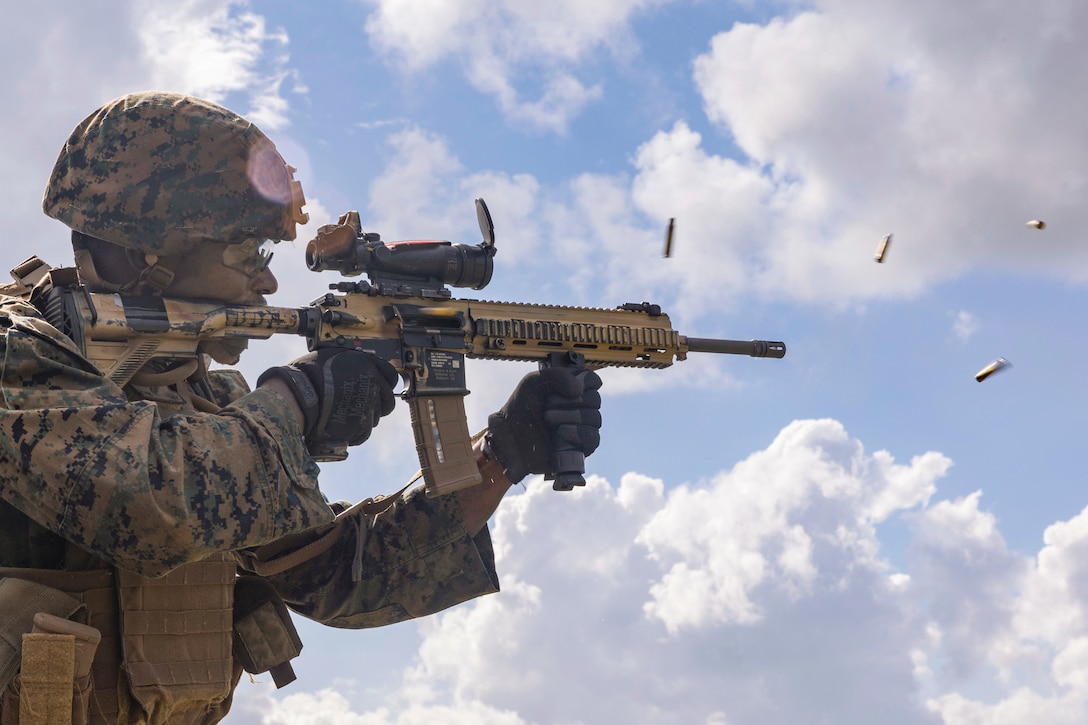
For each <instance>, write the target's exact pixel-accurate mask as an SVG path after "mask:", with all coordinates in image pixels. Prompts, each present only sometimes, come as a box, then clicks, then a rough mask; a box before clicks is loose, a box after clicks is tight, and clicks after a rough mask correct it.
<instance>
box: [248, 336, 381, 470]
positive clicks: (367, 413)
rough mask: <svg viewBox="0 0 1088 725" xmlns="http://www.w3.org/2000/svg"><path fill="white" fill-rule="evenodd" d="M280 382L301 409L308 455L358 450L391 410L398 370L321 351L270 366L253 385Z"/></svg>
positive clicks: (367, 358)
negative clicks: (332, 446) (330, 446)
mask: <svg viewBox="0 0 1088 725" xmlns="http://www.w3.org/2000/svg"><path fill="white" fill-rule="evenodd" d="M270 378H279V379H280V380H283V381H284V382H285V383H287V386H288V387H289V388H290V389H291V392H292V393H293V394H294V396H295V400H296V401H298V405H299V407H300V408H302V415H303V418H305V422H304V423H303V426H302V430H303V435H304V436H305V438H306V443H307V445H308V447H309V448H310V450H311V451H313V450H315V447H316V449H320V448H322V447H323V444H325V443H344V444H347V445H349V446H357V445H359V444H360V443H362V442H363V441H365V440H366V439H367V438H369V437H370V432H371V431H372V430H373V429H374V426H376V425H377V424H378V419H379V418H381V417H382V416H383V415H389V414H390V413H391V412H393V408H394V407H395V406H396V402H397V401H396V397H395V396H394V395H393V386H394V385H396V383H397V371H396V370H395V369H394V368H393V366H392V365H390V364H389V363H387V362H386V361H385V360H382V359H381V358H378V357H375V356H374V355H371V354H370V353H366V352H360V351H358V350H346V349H344V348H339V347H326V348H322V349H320V350H318V351H316V352H311V353H308V354H306V355H303V356H302V357H300V358H298V359H296V360H292V361H291V362H290V363H288V364H287V365H282V366H280V367H275V368H269V369H268V370H265V371H264V372H263V373H262V374H261V377H259V378H257V385H258V386H260V385H261V383H263V382H265V381H266V380H269V379H270Z"/></svg>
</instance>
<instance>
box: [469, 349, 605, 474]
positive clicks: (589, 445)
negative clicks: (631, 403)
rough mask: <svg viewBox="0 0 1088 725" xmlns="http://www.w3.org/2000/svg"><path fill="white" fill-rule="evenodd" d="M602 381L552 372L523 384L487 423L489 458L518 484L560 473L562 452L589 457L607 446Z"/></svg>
mask: <svg viewBox="0 0 1088 725" xmlns="http://www.w3.org/2000/svg"><path fill="white" fill-rule="evenodd" d="M600 387H601V378H600V376H599V375H597V373H595V372H593V371H590V370H583V371H582V372H580V373H579V374H577V375H575V373H574V372H572V371H571V370H570V369H569V368H565V367H550V368H544V369H543V370H539V371H537V372H532V373H529V374H528V375H526V376H525V377H524V378H522V379H521V382H520V383H518V386H517V387H516V388H514V392H513V393H512V394H511V395H510V399H509V400H507V401H506V405H504V406H503V407H502V410H500V411H499V412H497V413H493V414H491V416H490V417H489V418H488V419H487V424H488V428H489V432H488V435H487V439H486V443H485V445H484V454H485V455H487V456H488V457H490V458H493V459H495V460H497V461H498V462H499V463H501V464H502V466H503V468H505V469H506V477H507V478H509V479H510V480H511V481H512V482H513V483H517V482H518V481H520V480H521V479H523V478H525V476H527V475H529V474H530V473H554V471H552V470H551V461H552V455H553V454H554V453H555V451H556V450H557V449H559V448H565V449H566V450H578V451H581V452H582V453H584V454H585V455H587V456H588V455H589V454H591V453H593V451H595V450H597V446H598V445H600V443H601V394H600V393H599V392H597V391H598V389H599V388H600Z"/></svg>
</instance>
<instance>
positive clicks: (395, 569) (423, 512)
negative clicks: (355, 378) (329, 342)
mask: <svg viewBox="0 0 1088 725" xmlns="http://www.w3.org/2000/svg"><path fill="white" fill-rule="evenodd" d="M243 130H244V129H243ZM55 173H56V172H55ZM62 201H63V200H62ZM155 201H156V200H155V199H150V200H148V199H146V198H145V199H143V200H142V201H140V200H137V201H134V202H133V203H135V204H137V205H138V206H139V205H140V204H144V205H146V204H147V203H153V202H155ZM58 203H60V202H58ZM47 204H48V199H47ZM65 208H66V209H67V211H66V212H65V214H68V215H69V217H70V218H74V217H76V216H78V215H79V214H81V213H83V211H81V210H80V209H78V208H77V207H76V206H74V205H70V204H69V205H68V206H66V207H65ZM122 216H123V215H122ZM296 220H297V214H296ZM287 226H289V227H290V228H289V229H287V228H286V227H287ZM108 227H109V225H104V226H103V227H102V228H101V229H97V230H95V232H96V235H97V236H100V237H103V236H106V237H107V238H108V234H109V229H108ZM293 227H294V224H293V222H292V223H291V224H290V225H286V224H285V228H284V229H281V230H280V236H282V237H284V238H286V233H287V232H290V233H291V235H292V236H293ZM180 228H181V229H190V230H191V229H192V225H184V224H183V225H182V226H181V227H180ZM175 231H177V230H175ZM256 231H257V232H258V233H259V232H260V231H261V230H256ZM245 232H246V233H253V232H254V229H253V228H252V225H251V227H250V228H248V229H246V230H245ZM137 233H143V232H142V231H140V230H137ZM158 233H159V234H160V235H161V236H159V237H158V238H159V239H169V238H171V234H172V232H171V230H169V229H163V228H160V229H158ZM185 233H189V232H185ZM185 243H188V242H185ZM0 328H2V332H3V334H2V336H0V365H2V367H0V396H2V401H0V402H2V405H3V407H2V408H0V566H2V567H3V569H2V570H0V576H3V577H15V578H25V579H29V580H34V581H39V582H41V583H45V584H47V585H48V586H51V587H56V588H59V589H62V590H64V591H68V592H70V593H71V594H73V595H74V596H75V597H76V598H77V599H80V600H81V601H82V602H83V605H84V606H83V607H82V611H81V614H80V615H79V616H80V618H82V620H83V621H86V622H89V623H91V624H92V625H94V626H97V627H99V628H100V629H102V632H103V638H102V643H101V645H100V646H99V649H98V655H97V657H96V659H95V665H94V668H93V670H92V679H93V682H94V691H93V692H91V693H90V695H89V700H90V707H89V710H90V713H89V720H88V722H91V723H107V722H115V721H116V722H133V723H166V722H169V723H212V722H218V721H219V720H220V719H221V718H222V717H223V715H225V713H226V711H227V709H228V708H229V706H230V699H231V692H232V691H233V688H234V687H235V686H236V684H237V682H238V678H239V677H240V674H241V668H240V665H239V663H238V660H237V657H236V656H234V655H236V654H237V653H236V652H233V653H232V650H231V633H230V610H231V607H232V598H231V597H232V591H233V587H234V582H235V577H236V575H237V574H238V573H243V574H244V573H246V572H247V570H249V571H252V570H254V569H256V570H259V571H261V572H262V573H263V574H264V576H262V577H261V578H262V579H264V580H265V581H268V582H271V584H272V585H273V586H274V587H275V589H276V591H277V592H278V593H279V594H280V595H281V596H282V598H283V600H285V601H286V603H287V604H288V605H289V606H290V607H291V608H292V609H293V610H295V611H296V612H298V613H300V614H302V615H304V616H306V617H309V618H311V619H314V620H316V621H318V622H322V623H325V624H329V625H331V626H335V627H346V628H363V627H373V626H381V625H385V624H390V623H393V622H398V621H403V620H406V619H410V618H413V617H419V616H424V615H427V614H431V613H434V612H437V611H440V610H442V609H445V608H447V607H450V606H452V605H455V604H457V603H459V602H463V601H466V600H468V599H471V598H473V597H476V596H479V595H482V594H486V593H490V592H495V591H497V590H498V582H497V576H496V573H495V568H494V554H493V550H492V547H491V541H490V536H489V534H488V531H487V529H486V527H485V528H484V529H482V530H481V531H480V532H479V533H478V534H477V535H475V536H470V535H469V533H468V532H467V531H466V529H465V527H464V524H463V520H462V516H461V511H460V508H459V506H458V504H457V502H456V500H455V499H454V498H453V497H448V496H447V497H439V498H434V499H430V498H428V497H426V496H425V495H422V491H421V490H419V489H417V490H415V491H413V492H412V493H410V494H409V495H407V496H405V497H403V498H401V499H399V500H397V501H396V502H395V503H394V504H393V505H392V506H390V507H389V508H387V509H386V510H384V511H382V512H380V513H377V514H374V515H370V514H365V513H363V512H361V511H360V512H357V513H354V512H353V513H351V514H350V515H347V516H341V517H339V518H336V519H335V521H334V517H335V516H336V514H337V513H339V512H341V511H343V510H344V509H345V508H347V504H345V503H342V502H341V503H334V504H330V503H329V502H327V501H326V499H325V497H324V495H323V494H322V493H321V490H320V489H319V487H318V481H317V476H318V468H317V465H316V464H315V463H314V462H313V460H312V459H311V458H310V456H309V454H308V453H307V452H306V448H305V446H304V443H303V439H302V433H301V431H300V428H299V425H298V422H297V420H296V418H295V415H294V414H293V412H292V410H291V408H290V407H289V406H288V404H287V402H286V401H285V400H284V399H283V398H282V397H280V396H279V395H278V394H277V393H274V392H271V391H270V390H266V389H257V390H255V391H252V392H250V391H249V389H248V386H246V384H245V381H244V380H243V379H242V378H241V376H240V375H239V374H238V373H236V372H234V371H226V370H219V371H212V372H210V373H208V374H207V376H206V377H204V378H202V379H197V380H195V381H194V380H192V379H190V380H188V381H180V382H178V383H176V384H174V385H172V386H165V387H157V388H140V387H137V386H135V385H128V386H126V387H125V388H124V389H121V388H119V387H118V386H117V385H115V384H114V383H112V382H111V381H110V380H109V379H108V378H106V377H104V376H103V375H101V374H100V373H99V372H98V371H97V370H96V369H95V367H94V366H93V365H92V364H91V363H90V362H88V361H87V360H86V358H85V357H84V356H83V355H82V354H81V353H80V351H79V349H78V348H77V347H76V346H75V344H74V343H73V342H72V341H71V340H69V339H68V338H67V337H66V336H64V335H63V334H62V333H61V332H59V331H58V330H56V329H55V328H54V327H52V326H50V325H49V324H48V323H47V322H46V321H45V320H44V318H43V316H42V315H41V314H40V312H39V310H38V309H37V308H35V307H34V306H33V305H31V304H30V303H29V302H28V301H27V300H26V299H24V298H20V297H10V296H0ZM207 400H210V401H213V404H212V405H211V406H209V405H208V404H207V403H203V404H201V401H207ZM208 410H215V412H207V411H208ZM318 538H321V540H322V541H325V542H327V543H328V544H329V545H327V546H324V547H321V549H322V550H321V551H320V553H318V554H317V555H315V556H313V557H311V558H308V559H305V560H303V561H301V562H299V561H297V560H290V561H292V564H293V565H292V566H291V567H290V568H287V569H285V570H283V571H277V570H276V569H275V567H272V568H268V567H266V566H265V564H267V563H268V561H269V560H270V559H271V560H273V561H275V560H276V559H277V557H282V556H284V555H289V554H290V552H292V551H295V550H297V549H298V548H299V547H301V546H303V545H305V544H307V543H308V542H309V541H311V540H315V539H318ZM281 560H282V559H281ZM280 568H282V567H280ZM269 572H272V573H269ZM91 581H93V584H90V583H87V582H91ZM66 582H74V583H71V584H70V585H66V584H65V583H66ZM0 583H2V580H0ZM156 592H158V593H156ZM224 618H225V620H224ZM148 643H151V644H153V645H154V646H155V647H157V648H158V649H159V650H160V653H161V652H162V651H168V652H170V653H172V654H170V655H169V659H170V660H171V661H163V656H162V655H161V654H160V655H159V656H158V659H156V658H155V657H151V656H150V655H149V654H148V652H146V651H145V649H150V648H151V645H149V644H148ZM196 650H199V651H196ZM175 652H176V653H177V654H176V655H175V654H173V653H175ZM16 683H17V680H16ZM15 686H16V685H15V684H13V685H12V687H9V692H8V693H7V695H6V697H5V698H4V703H3V715H2V717H3V723H5V724H6V723H10V722H15V721H16V718H17V716H18V700H17V698H18V695H17V693H15V691H14V687H15ZM114 691H116V697H114V695H113V692H114ZM83 696H84V697H87V696H88V695H87V693H83ZM13 697H14V698H15V699H14V700H13V699H12V698H13ZM114 700H115V701H114ZM13 702H14V703H15V704H14V706H12V703H13Z"/></svg>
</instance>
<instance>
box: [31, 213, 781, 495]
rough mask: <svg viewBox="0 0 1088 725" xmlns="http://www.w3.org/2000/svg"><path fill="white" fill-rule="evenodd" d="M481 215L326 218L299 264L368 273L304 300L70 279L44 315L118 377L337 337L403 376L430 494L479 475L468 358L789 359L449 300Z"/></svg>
mask: <svg viewBox="0 0 1088 725" xmlns="http://www.w3.org/2000/svg"><path fill="white" fill-rule="evenodd" d="M476 210H477V217H478V219H479V222H480V230H481V232H482V233H483V236H484V240H483V241H482V242H481V243H480V244H478V245H473V246H470V245H465V244H451V243H450V242H447V241H407V242H382V241H381V239H380V237H379V235H378V234H375V233H365V232H363V231H362V228H361V224H360V222H359V215H358V213H357V212H348V213H347V214H345V215H343V216H342V217H341V218H340V220H339V222H338V223H337V224H333V225H326V226H323V227H321V228H320V229H319V230H318V233H317V236H316V237H315V238H314V239H313V240H312V241H311V242H310V243H309V244H308V245H307V248H306V266H307V267H309V268H310V269H311V270H313V271H316V272H320V271H324V270H329V269H333V270H337V271H339V272H340V273H341V274H342V275H344V276H346V277H351V276H357V275H359V274H362V273H364V272H365V273H366V274H367V276H368V277H369V279H370V281H369V282H349V281H341V282H338V283H335V284H331V285H329V288H330V290H332V291H331V292H329V293H327V294H325V295H324V296H323V297H320V298H318V299H316V300H314V301H313V302H312V303H310V305H309V306H307V307H301V308H290V307H267V306H240V305H224V304H217V303H199V302H191V301H183V300H173V299H169V298H163V297H147V296H135V295H118V294H103V293H92V292H89V291H87V290H86V288H84V287H80V286H77V285H72V286H61V287H58V288H56V289H54V290H53V291H52V292H51V293H50V298H49V301H48V305H47V311H46V316H47V317H48V319H49V320H50V322H52V323H53V324H54V325H56V326H57V327H58V328H60V329H61V330H62V331H64V332H65V333H66V334H68V335H69V337H71V338H72V339H73V340H74V341H75V342H76V344H77V345H79V347H80V348H81V349H82V350H83V351H84V353H85V355H86V356H87V358H88V359H89V360H90V361H91V362H92V363H94V365H95V366H96V367H97V368H98V369H99V370H101V371H102V372H103V373H104V374H105V375H107V376H108V377H109V378H110V379H111V380H112V381H113V382H115V383H117V384H118V385H121V386H123V385H125V384H126V383H127V382H128V381H129V380H130V379H131V378H132V376H133V375H134V374H135V373H136V372H137V371H139V370H140V368H141V367H143V366H144V365H145V364H147V363H148V362H150V361H151V360H155V359H169V360H181V361H186V360H193V359H196V358H197V357H198V356H199V355H200V353H199V351H198V345H199V343H200V342H201V341H204V340H210V339H215V338H231V337H242V338H251V339H252V338H257V339H265V338H268V337H270V336H271V335H273V334H277V333H288V334H295V335H301V336H304V337H305V338H306V341H307V345H308V347H309V349H310V350H316V349H319V348H323V347H330V346H338V347H344V348H350V349H355V350H363V351H365V352H369V353H372V354H374V355H377V356H378V357H380V358H382V359H384V360H387V361H389V363H391V364H392V365H393V367H394V368H396V370H397V372H398V373H399V374H400V375H401V377H402V378H403V379H404V381H405V387H404V391H403V393H402V397H403V398H404V399H405V400H406V401H407V402H408V405H409V407H410V412H411V420H412V431H413V433H414V435H415V441H416V450H417V452H418V454H419V461H420V467H421V470H422V473H423V479H424V483H425V485H426V488H427V492H428V493H429V494H431V495H437V494H442V493H448V492H450V491H455V490H457V489H460V488H464V487H466V486H471V485H474V484H477V483H479V482H480V473H479V470H478V469H477V466H476V462H475V461H476V458H475V454H474V453H473V451H472V437H471V436H470V434H469V431H468V422H467V419H466V416H465V406H464V398H465V396H466V395H467V394H468V392H469V391H468V388H467V387H466V375H465V358H483V359H490V360H528V361H536V362H538V363H539V364H540V365H541V366H549V365H566V366H570V367H571V368H572V369H573V372H575V374H580V373H581V372H582V371H583V370H586V369H596V368H601V367H606V366H618V367H641V368H665V367H668V366H669V365H672V363H673V361H674V360H684V359H685V358H686V357H687V354H688V353H689V352H713V353H727V354H734V355H751V356H752V357H775V358H781V357H783V356H784V355H785V354H786V346H785V345H784V344H783V343H781V342H766V341H763V340H748V341H742V340H717V339H710V338H696V337H686V336H684V335H681V334H680V333H678V332H676V331H675V330H674V329H672V325H671V323H670V322H669V317H668V315H666V314H664V313H662V312H661V309H660V307H658V306H657V305H652V304H649V303H646V302H642V303H628V304H625V305H621V306H619V307H617V308H615V309H595V308H586V307H567V306H562V305H543V304H529V303H518V302H487V301H479V300H466V299H453V297H452V293H451V292H450V290H449V289H448V288H447V287H446V285H447V284H448V285H453V286H455V287H471V288H473V289H482V288H483V287H485V286H486V285H487V283H488V282H489V281H490V280H491V274H492V271H493V257H494V255H495V235H494V226H493V225H492V222H491V216H490V213H489V212H488V209H487V205H486V204H485V203H484V201H483V200H482V199H477V200H476ZM310 453H311V454H312V455H313V457H314V458H315V460H319V461H336V460H343V459H344V458H346V457H347V445H346V444H334V445H326V446H322V447H320V448H318V449H315V447H311V449H310ZM583 458H584V457H583V456H582V454H581V452H579V451H559V452H557V453H556V454H555V456H553V460H552V468H553V471H552V472H551V473H550V474H549V475H548V478H550V479H553V481H554V482H553V487H554V488H555V489H556V490H571V489H572V488H573V487H574V486H576V485H583V484H584V483H585V480H584V478H583V475H582V474H583V473H584V472H585V464H584V460H583Z"/></svg>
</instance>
